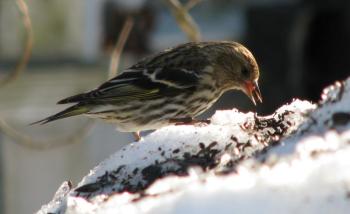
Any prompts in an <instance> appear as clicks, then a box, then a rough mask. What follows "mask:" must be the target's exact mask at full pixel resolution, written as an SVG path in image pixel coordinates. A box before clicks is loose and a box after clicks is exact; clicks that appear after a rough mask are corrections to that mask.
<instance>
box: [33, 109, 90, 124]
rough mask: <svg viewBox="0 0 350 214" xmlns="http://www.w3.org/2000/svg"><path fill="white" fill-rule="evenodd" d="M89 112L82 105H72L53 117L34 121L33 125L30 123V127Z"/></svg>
mask: <svg viewBox="0 0 350 214" xmlns="http://www.w3.org/2000/svg"><path fill="white" fill-rule="evenodd" d="M89 111H90V108H89V107H88V106H84V105H79V104H77V105H74V106H71V107H69V108H67V109H65V110H63V111H61V112H59V113H57V114H55V115H52V116H50V117H47V118H45V119H43V120H39V121H36V122H34V123H31V124H30V125H34V124H41V125H43V124H46V123H48V122H51V121H54V120H58V119H62V118H66V117H72V116H75V115H79V114H84V113H87V112H89Z"/></svg>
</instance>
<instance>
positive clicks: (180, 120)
mask: <svg viewBox="0 0 350 214" xmlns="http://www.w3.org/2000/svg"><path fill="white" fill-rule="evenodd" d="M169 122H170V123H174V124H175V126H179V125H196V124H200V123H206V124H210V120H208V119H205V120H195V119H193V118H192V117H184V118H173V119H170V120H169Z"/></svg>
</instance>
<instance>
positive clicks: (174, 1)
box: [166, 0, 201, 42]
mask: <svg viewBox="0 0 350 214" xmlns="http://www.w3.org/2000/svg"><path fill="white" fill-rule="evenodd" d="M166 2H167V3H168V5H169V7H170V9H171V11H172V13H173V15H174V17H175V19H176V22H177V24H178V25H179V27H180V28H181V30H182V31H183V32H184V33H185V34H186V35H187V37H188V38H189V40H191V41H194V42H198V41H200V40H201V33H200V31H199V28H198V26H197V24H196V22H195V21H194V20H193V19H192V17H191V16H190V14H189V13H188V10H187V9H186V8H185V7H184V6H182V4H181V3H180V2H179V1H178V0H166Z"/></svg>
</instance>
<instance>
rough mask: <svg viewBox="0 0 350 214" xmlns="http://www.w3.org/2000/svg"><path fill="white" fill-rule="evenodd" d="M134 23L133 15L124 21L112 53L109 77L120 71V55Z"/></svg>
mask: <svg viewBox="0 0 350 214" xmlns="http://www.w3.org/2000/svg"><path fill="white" fill-rule="evenodd" d="M133 25H134V20H133V19H132V17H131V16H129V17H128V18H127V19H126V21H125V22H124V25H123V28H122V30H121V33H120V34H119V38H118V41H117V43H116V45H115V47H114V49H113V52H112V55H111V62H110V65H109V73H108V78H112V77H115V76H116V75H117V73H118V66H119V60H120V55H121V53H122V52H123V49H124V46H125V43H126V40H127V39H128V37H129V34H130V31H131V29H132V26H133Z"/></svg>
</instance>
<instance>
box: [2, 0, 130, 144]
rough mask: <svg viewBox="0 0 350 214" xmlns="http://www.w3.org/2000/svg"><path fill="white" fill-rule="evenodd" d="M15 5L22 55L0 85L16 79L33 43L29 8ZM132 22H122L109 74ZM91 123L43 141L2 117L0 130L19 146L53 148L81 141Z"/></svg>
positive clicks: (28, 56)
mask: <svg viewBox="0 0 350 214" xmlns="http://www.w3.org/2000/svg"><path fill="white" fill-rule="evenodd" d="M17 5H18V8H19V10H20V11H21V14H22V16H23V19H22V22H23V24H24V26H25V30H26V43H25V49H24V53H23V56H22V57H21V59H20V60H19V62H18V63H17V65H16V68H15V70H14V72H11V74H9V75H8V76H7V77H6V78H5V79H3V80H2V81H0V84H1V85H0V87H1V86H3V85H4V84H7V83H10V82H12V81H14V80H16V78H17V77H18V76H19V75H20V74H21V73H22V72H23V71H24V69H25V67H26V65H27V64H28V61H29V58H30V56H31V50H32V44H33V32H32V25H31V19H30V16H29V10H28V7H27V5H26V3H25V2H24V1H23V0H17ZM132 24H133V21H132V19H131V18H128V19H127V21H126V23H125V24H124V27H123V30H122V32H121V35H120V36H119V39H118V42H117V45H116V48H115V50H114V52H113V54H112V60H111V69H110V73H109V75H113V72H114V75H115V74H116V70H117V68H118V64H119V58H120V55H121V53H122V50H123V47H124V44H125V41H126V40H127V38H128V36H129V32H130V30H131V27H132ZM113 59H114V60H115V61H114V62H113ZM112 62H113V65H112ZM113 68H114V69H115V70H114V71H113ZM93 125H94V122H92V121H89V122H87V123H86V124H84V125H83V126H82V127H81V128H79V129H78V130H76V131H74V134H72V135H70V136H68V137H65V138H63V139H55V140H49V141H47V140H46V141H44V140H37V139H33V138H32V137H31V136H28V135H26V134H22V133H20V132H19V131H17V130H16V129H15V128H13V127H11V126H10V125H9V124H8V123H7V122H6V121H5V120H4V119H2V118H0V131H1V132H2V133H3V134H4V135H6V136H8V137H10V138H11V139H13V140H14V142H15V143H16V144H18V145H20V146H24V147H27V148H29V149H36V150H44V149H53V148H58V147H62V146H66V145H69V144H74V143H76V142H81V141H82V139H83V138H85V137H86V136H87V134H88V133H89V130H91V128H92V126H93Z"/></svg>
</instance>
